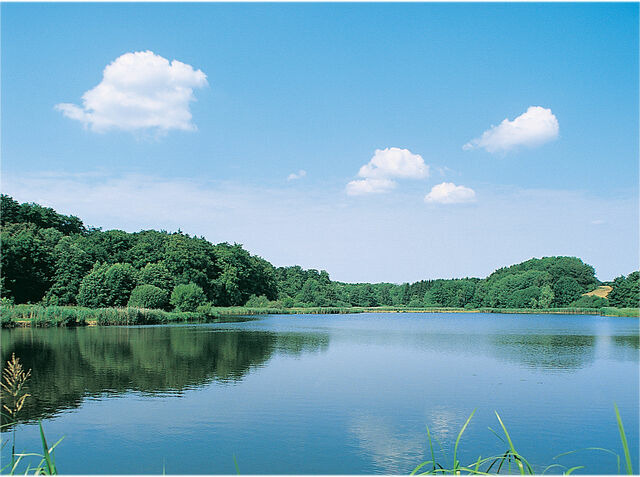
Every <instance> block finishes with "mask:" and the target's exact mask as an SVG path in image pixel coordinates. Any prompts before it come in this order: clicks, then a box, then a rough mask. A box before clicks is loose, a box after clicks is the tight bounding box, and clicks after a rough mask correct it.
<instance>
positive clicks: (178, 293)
mask: <svg viewBox="0 0 640 477" xmlns="http://www.w3.org/2000/svg"><path fill="white" fill-rule="evenodd" d="M206 301H207V297H206V296H205V295H204V291H202V288H200V287H199V286H198V285H196V284H195V283H189V284H188V285H177V286H176V287H175V288H174V289H173V292H172V293H171V299H170V300H169V302H170V303H171V304H172V305H173V306H174V307H175V309H176V311H196V310H197V309H198V306H199V305H201V304H202V303H204V302H206Z"/></svg>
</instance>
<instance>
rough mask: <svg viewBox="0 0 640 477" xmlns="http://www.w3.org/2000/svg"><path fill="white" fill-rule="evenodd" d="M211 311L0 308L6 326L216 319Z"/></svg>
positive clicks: (144, 323) (0, 314)
mask: <svg viewBox="0 0 640 477" xmlns="http://www.w3.org/2000/svg"><path fill="white" fill-rule="evenodd" d="M216 318H217V317H216V316H212V315H210V314H209V313H188V312H169V311H163V310H148V309H145V308H131V307H129V308H84V307H81V306H42V305H8V306H3V307H2V310H1V311H0V322H1V324H2V327H3V328H11V327H14V326H34V327H48V326H85V325H101V326H109V325H155V324H165V323H188V322H207V321H215V320H216Z"/></svg>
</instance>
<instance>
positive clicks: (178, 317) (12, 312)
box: [0, 305, 640, 328]
mask: <svg viewBox="0 0 640 477" xmlns="http://www.w3.org/2000/svg"><path fill="white" fill-rule="evenodd" d="M360 313H495V314H521V315H523V314H529V315H531V314H535V315H595V316H608V317H628V318H638V317H639V316H640V309H638V308H613V307H605V308H601V309H594V308H547V309H535V308H473V309H465V308H447V307H422V308H408V307H388V306H387V307H313V308H250V307H225V308H223V307H219V308H217V307H212V308H210V309H208V310H207V311H206V312H175V311H174V312H168V311H163V310H152V309H145V308H132V307H128V308H83V307H79V306H43V305H9V306H4V307H3V308H2V310H0V318H1V324H2V328H14V327H74V326H118V325H125V326H126V325H154V324H172V323H215V322H225V321H229V320H234V319H238V318H243V317H249V316H259V315H325V314H327V315H332V314H360Z"/></svg>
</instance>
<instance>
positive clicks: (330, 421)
mask: <svg viewBox="0 0 640 477" xmlns="http://www.w3.org/2000/svg"><path fill="white" fill-rule="evenodd" d="M638 343H639V338H638V320H637V319H631V318H609V317H599V316H559V315H499V314H454V313H450V314H449V313H438V314H434V313H425V314H423V313H402V314H393V313H372V314H357V315H305V316H301V315H282V316H278V315H272V316H266V317H260V318H258V319H255V320H248V321H244V322H236V323H226V324H209V325H185V326H176V325H173V326H149V327H108V328H106V327H105V328H98V327H88V328H77V329H14V330H3V332H2V359H3V361H6V360H7V359H8V358H9V357H10V355H11V353H12V352H15V353H16V355H17V356H19V357H20V359H21V361H22V362H23V363H24V364H25V367H27V368H31V369H32V378H31V379H30V388H29V392H30V393H31V394H32V397H31V398H29V399H28V401H27V405H26V406H25V409H24V410H23V416H22V417H23V422H22V423H21V424H20V425H19V426H18V427H17V439H18V445H17V448H18V450H24V451H36V450H38V449H39V446H40V443H39V437H38V434H37V426H36V425H35V424H34V423H35V420H37V419H41V420H42V421H43V426H44V428H45V430H46V433H47V436H48V438H49V440H50V441H55V440H57V439H58V438H59V437H61V436H64V440H63V441H62V443H61V444H60V445H59V447H58V450H57V452H56V460H57V463H58V466H59V468H60V470H61V471H62V472H64V473H75V474H87V473H103V474H104V473H107V474H114V473H130V474H145V473H151V474H160V473H162V472H163V467H164V469H165V471H166V473H177V474H233V473H235V467H234V463H233V456H235V457H236V459H237V461H238V465H239V468H240V472H241V473H243V474H274V473H275V474H374V473H384V474H397V473H409V472H410V471H411V470H412V469H413V468H414V467H415V466H416V465H417V464H418V463H420V462H422V461H423V460H426V459H428V454H429V450H428V447H427V443H426V428H425V426H426V425H428V426H429V428H430V429H431V432H432V434H433V435H434V436H435V437H436V438H437V439H438V440H439V441H440V442H441V443H442V447H443V450H444V451H445V452H446V453H447V454H448V458H449V460H450V459H451V452H452V447H453V441H454V440H455V437H456V434H457V432H458V431H459V429H460V427H461V426H462V425H463V424H464V422H465V420H466V418H467V417H468V415H469V414H470V413H471V411H473V409H477V411H476V414H475V416H474V418H473V420H472V422H471V424H470V426H469V428H468V429H467V431H466V432H465V435H464V437H463V439H462V441H461V444H460V449H461V457H462V458H461V460H462V461H463V462H466V461H470V460H473V459H475V458H477V457H478V455H483V456H488V455H492V454H497V453H500V452H503V451H504V450H505V446H504V444H503V443H501V442H500V440H499V439H498V438H497V437H495V436H494V435H493V434H492V433H491V432H490V431H489V430H488V429H487V427H492V428H493V429H498V426H499V424H498V422H497V419H496V418H495V415H494V410H496V411H498V412H499V413H500V415H501V417H502V418H503V421H504V422H505V424H506V425H507V427H508V429H509V432H510V434H511V437H512V439H513V440H514V443H515V444H516V447H517V449H518V450H519V451H520V453H522V454H523V455H524V456H526V457H527V458H528V459H529V461H530V462H531V463H532V464H534V466H535V469H536V470H537V471H538V472H541V471H542V470H543V469H544V467H546V466H547V465H549V464H554V463H560V464H562V465H565V466H567V467H572V466H574V465H585V466H586V468H585V469H584V470H583V472H584V473H591V474H593V473H615V471H616V462H615V458H614V457H612V456H609V455H608V454H604V453H598V452H595V451H583V452H578V453H576V454H573V455H570V456H566V457H563V458H560V459H556V460H554V459H553V457H554V456H556V455H557V454H559V453H561V452H564V451H569V450H576V449H580V448H584V447H590V446H596V447H606V448H610V449H612V450H614V451H616V452H620V453H621V449H620V444H619V437H618V431H617V427H616V421H615V416H614V412H613V402H614V401H615V402H616V403H617V404H618V406H619V408H620V411H621V413H622V415H623V419H624V422H625V426H626V431H627V437H628V439H629V444H630V447H631V450H632V455H633V460H634V468H635V469H636V470H637V469H638V451H637V449H638V422H639V421H638V419H639V417H638V398H639V391H638V381H639V377H638V371H639V359H638V358H639V356H638V353H639V344H638ZM7 437H8V434H6V433H5V434H4V435H3V438H4V439H6V438H7ZM6 447H7V446H5V449H3V462H6V457H7V453H6V451H7V448H6ZM445 462H446V460H445ZM555 470H556V471H561V470H562V469H561V468H555Z"/></svg>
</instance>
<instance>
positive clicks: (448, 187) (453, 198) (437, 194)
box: [424, 182, 476, 204]
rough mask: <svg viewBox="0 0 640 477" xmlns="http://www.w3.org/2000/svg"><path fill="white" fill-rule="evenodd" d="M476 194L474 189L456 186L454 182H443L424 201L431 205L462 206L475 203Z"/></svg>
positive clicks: (433, 188) (432, 189)
mask: <svg viewBox="0 0 640 477" xmlns="http://www.w3.org/2000/svg"><path fill="white" fill-rule="evenodd" d="M475 200H476V193H475V191H474V190H473V189H469V188H468V187H465V186H458V185H455V184H454V183H453V182H443V183H442V184H438V185H435V186H433V187H432V188H431V192H429V193H428V194H427V195H426V196H425V197H424V201H425V202H427V203H429V204H460V203H463V202H474V201H475Z"/></svg>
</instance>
